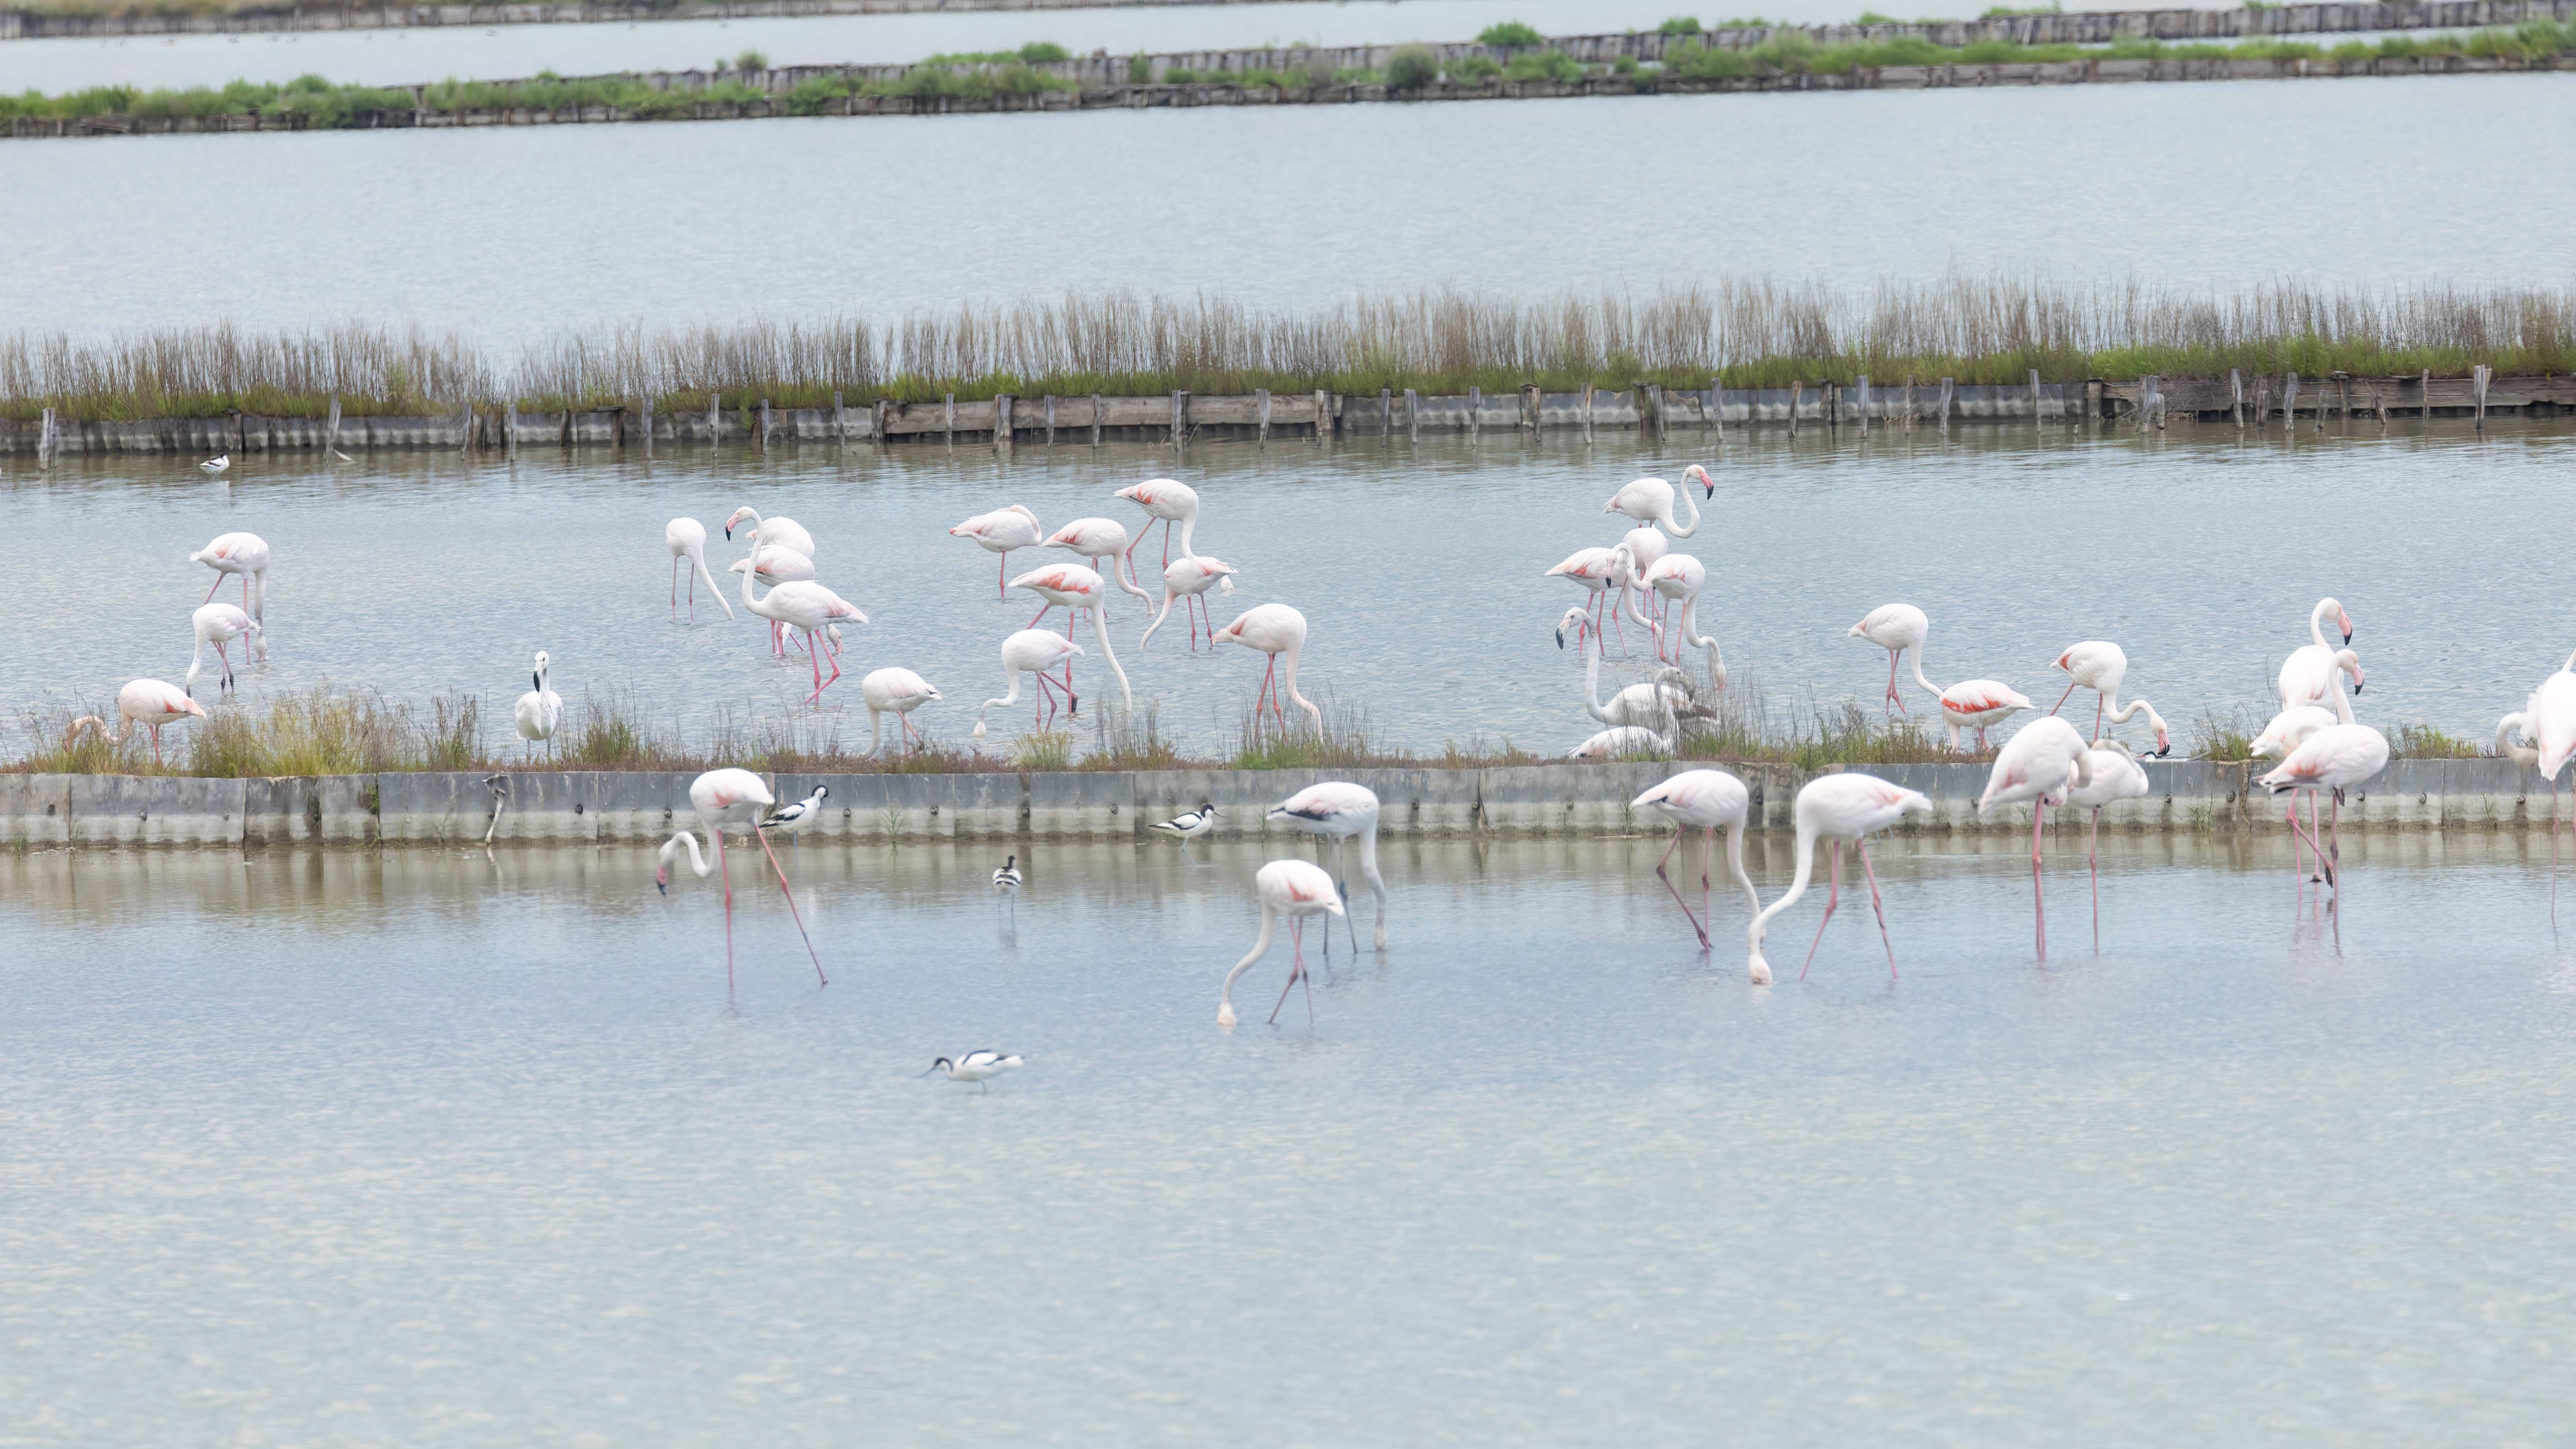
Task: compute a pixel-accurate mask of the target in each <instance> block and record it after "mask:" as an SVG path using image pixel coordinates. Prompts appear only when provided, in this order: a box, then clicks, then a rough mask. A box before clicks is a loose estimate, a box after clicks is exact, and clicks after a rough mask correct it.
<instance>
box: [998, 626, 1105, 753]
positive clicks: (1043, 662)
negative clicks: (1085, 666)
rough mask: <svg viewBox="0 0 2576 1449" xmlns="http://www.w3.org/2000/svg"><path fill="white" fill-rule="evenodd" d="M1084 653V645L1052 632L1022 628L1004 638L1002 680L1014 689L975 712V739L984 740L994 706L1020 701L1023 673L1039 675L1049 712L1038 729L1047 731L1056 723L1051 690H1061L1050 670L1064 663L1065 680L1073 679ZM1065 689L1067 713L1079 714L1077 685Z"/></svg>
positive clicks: (1041, 695) (1041, 698)
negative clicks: (1075, 663)
mask: <svg viewBox="0 0 2576 1449" xmlns="http://www.w3.org/2000/svg"><path fill="white" fill-rule="evenodd" d="M1081 653H1082V646H1081V645H1079V644H1076V643H1074V642H1073V641H1072V640H1071V639H1066V638H1061V637H1059V636H1058V635H1057V634H1056V633H1055V632H1054V631H1053V630H1051V629H1022V630H1020V631H1019V632H1018V633H1016V634H1013V635H1011V636H1010V637H1009V638H1007V639H1004V640H1003V641H1002V679H1003V682H1004V683H1006V684H1008V685H1009V686H1010V692H1009V693H1007V694H1005V695H1003V696H1002V697H1001V698H999V699H988V700H986V701H984V704H983V708H981V709H978V710H976V711H975V738H977V739H979V740H980V739H982V738H984V715H985V714H986V712H987V711H989V710H991V709H992V707H993V706H995V705H997V704H999V705H1013V704H1017V703H1019V702H1020V676H1021V675H1023V674H1033V675H1035V676H1037V684H1038V703H1039V704H1040V705H1042V706H1044V708H1045V710H1046V718H1045V720H1044V721H1043V722H1041V723H1039V724H1038V725H1037V728H1039V729H1041V730H1043V729H1045V728H1046V727H1047V726H1048V725H1051V724H1053V723H1054V722H1055V700H1054V699H1053V698H1052V697H1051V695H1050V694H1049V691H1050V690H1053V689H1055V688H1057V685H1056V682H1055V681H1054V680H1052V679H1049V678H1047V671H1048V670H1050V669H1053V668H1055V667H1056V666H1057V665H1059V664H1061V665H1063V666H1065V677H1066V678H1068V679H1070V678H1072V677H1073V660H1074V658H1075V656H1077V655H1079V654H1081ZM1063 689H1064V698H1065V712H1066V713H1067V714H1079V713H1080V712H1081V708H1082V697H1081V696H1080V695H1078V694H1075V693H1074V692H1073V686H1072V685H1070V684H1068V685H1065V686H1063Z"/></svg>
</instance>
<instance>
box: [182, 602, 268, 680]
mask: <svg viewBox="0 0 2576 1449" xmlns="http://www.w3.org/2000/svg"><path fill="white" fill-rule="evenodd" d="M189 623H190V624H191V625H192V626H193V627H194V628H195V630H196V634H197V647H196V650H195V651H194V652H193V653H191V654H190V655H189V656H188V677H187V680H186V681H185V682H184V683H183V684H182V685H181V686H180V687H181V689H182V690H183V691H184V692H185V693H187V694H188V695H189V697H191V698H194V697H195V696H196V693H197V675H198V674H199V673H200V672H202V671H203V670H204V668H205V660H206V646H207V645H209V644H212V645H214V646H215V658H216V659H217V660H218V661H219V662H220V663H221V664H222V665H223V673H222V675H221V678H220V683H219V691H220V692H226V693H228V692H230V691H231V689H232V687H233V660H232V656H231V655H230V654H227V653H225V652H224V646H225V645H226V644H229V643H231V642H232V641H233V640H235V639H239V638H241V637H242V636H243V635H245V634H247V635H249V636H250V638H251V641H252V642H251V643H249V644H244V645H243V646H242V663H244V664H248V663H250V662H251V660H250V656H251V650H252V647H253V645H254V644H256V643H258V641H259V638H260V629H259V621H258V620H257V619H254V618H252V617H251V616H250V615H248V614H245V613H243V612H242V611H241V610H239V609H236V608H234V607H233V606H232V605H230V604H207V605H204V606H202V607H201V608H199V609H198V610H197V611H196V613H194V614H192V615H190V616H189ZM260 657H261V658H266V657H267V651H266V650H265V648H262V649H261V651H260Z"/></svg>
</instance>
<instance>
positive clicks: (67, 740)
mask: <svg viewBox="0 0 2576 1449" xmlns="http://www.w3.org/2000/svg"><path fill="white" fill-rule="evenodd" d="M205 717H206V707H205V706H204V705H202V704H199V703H197V702H196V701H195V700H193V699H190V698H189V697H188V692H187V691H186V690H184V689H181V688H180V687H179V686H177V685H175V684H170V683H167V682H165V681H163V680H158V679H134V680H128V681H126V685H125V687H124V688H123V689H120V690H118V691H117V692H116V733H114V734H109V733H108V732H107V721H105V720H103V719H100V718H99V717H98V716H97V715H94V714H85V715H82V716H81V717H80V718H78V719H76V720H73V721H72V722H71V723H70V724H69V725H66V726H64V728H63V748H65V749H70V748H71V744H72V739H73V737H74V736H76V735H78V734H79V733H80V731H81V727H82V726H83V725H87V726H89V727H90V728H92V729H94V730H96V731H98V734H99V738H101V739H103V740H106V741H107V742H108V743H109V744H111V745H116V746H119V747H122V746H123V745H124V744H125V742H126V741H127V740H129V739H132V738H133V737H134V727H135V726H136V725H141V726H143V728H144V729H145V730H146V731H148V732H149V733H150V734H151V736H152V763H153V764H155V765H158V764H160V763H161V727H162V726H163V725H166V724H175V723H177V722H178V721H180V720H183V719H190V718H194V719H204V718H205ZM2552 838H2553V839H2555V836H2554V835H2553V836H2552Z"/></svg>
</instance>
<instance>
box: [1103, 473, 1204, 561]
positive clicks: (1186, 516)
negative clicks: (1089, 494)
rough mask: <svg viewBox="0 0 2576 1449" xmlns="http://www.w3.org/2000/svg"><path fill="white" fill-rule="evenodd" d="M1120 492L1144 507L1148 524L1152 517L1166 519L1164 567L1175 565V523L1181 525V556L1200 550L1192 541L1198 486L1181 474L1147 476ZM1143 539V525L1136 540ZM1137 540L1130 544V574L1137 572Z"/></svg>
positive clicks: (1120, 495)
mask: <svg viewBox="0 0 2576 1449" xmlns="http://www.w3.org/2000/svg"><path fill="white" fill-rule="evenodd" d="M1117 496H1118V497H1121V498H1124V499H1126V500H1127V501H1128V502H1130V503H1133V504H1135V505H1136V506H1137V507H1139V508H1142V509H1144V510H1145V517H1146V519H1147V520H1148V522H1147V524H1146V527H1148V528H1150V527H1152V526H1153V525H1152V523H1151V521H1150V520H1153V519H1157V518H1159V519H1161V520H1163V567H1165V568H1167V569H1168V568H1170V567H1171V566H1172V525H1173V524H1175V523H1177V524H1179V525H1180V526H1181V555H1182V557H1184V558H1186V557H1188V556H1189V555H1191V554H1194V553H1197V552H1198V548H1197V546H1196V545H1194V544H1192V543H1191V542H1190V535H1191V533H1192V531H1194V530H1195V529H1197V527H1198V526H1199V495H1198V492H1197V490H1195V489H1193V488H1191V487H1190V486H1189V485H1188V484H1186V483H1183V482H1182V481H1181V480H1179V479H1178V478H1148V479H1146V480H1145V481H1144V482H1142V483H1134V484H1130V485H1129V486H1127V487H1125V488H1121V489H1119V490H1118V494H1117ZM1144 541H1145V530H1144V529H1141V528H1140V529H1138V530H1136V543H1143V542H1144ZM1136 543H1131V544H1129V545H1127V553H1126V559H1127V572H1128V573H1129V574H1130V575H1133V574H1134V573H1135V572H1136Z"/></svg>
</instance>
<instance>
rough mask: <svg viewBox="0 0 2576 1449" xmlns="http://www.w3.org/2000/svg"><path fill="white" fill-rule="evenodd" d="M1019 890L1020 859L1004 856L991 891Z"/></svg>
mask: <svg viewBox="0 0 2576 1449" xmlns="http://www.w3.org/2000/svg"><path fill="white" fill-rule="evenodd" d="M1019 888H1020V858H1019V857H1018V856H1016V855H1009V856H1004V857H1003V858H1002V868H1001V869H1000V870H997V871H995V872H993V889H995V890H997V891H1016V890H1018V889H1019ZM1012 1065H1014V1066H1016V1065H1018V1063H1016V1062H1014V1063H1013V1064H1012Z"/></svg>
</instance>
